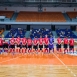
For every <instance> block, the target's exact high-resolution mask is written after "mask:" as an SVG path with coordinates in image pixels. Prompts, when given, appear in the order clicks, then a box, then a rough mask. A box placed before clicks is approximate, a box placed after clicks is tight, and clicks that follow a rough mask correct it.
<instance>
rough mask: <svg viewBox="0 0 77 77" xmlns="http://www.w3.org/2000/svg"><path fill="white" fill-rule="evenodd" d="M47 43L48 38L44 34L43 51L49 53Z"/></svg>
mask: <svg viewBox="0 0 77 77" xmlns="http://www.w3.org/2000/svg"><path fill="white" fill-rule="evenodd" d="M48 45H49V38H48V37H47V35H46V36H45V38H44V50H43V52H44V53H49V47H48Z"/></svg>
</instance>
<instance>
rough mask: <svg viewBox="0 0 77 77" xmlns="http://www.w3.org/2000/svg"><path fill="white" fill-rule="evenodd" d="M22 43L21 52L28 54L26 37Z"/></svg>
mask: <svg viewBox="0 0 77 77" xmlns="http://www.w3.org/2000/svg"><path fill="white" fill-rule="evenodd" d="M21 42H22V50H21V52H22V53H23V54H24V53H25V52H26V49H27V39H26V37H25V36H24V38H22V39H21Z"/></svg>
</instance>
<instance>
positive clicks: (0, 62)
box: [0, 55, 23, 64]
mask: <svg viewBox="0 0 77 77" xmlns="http://www.w3.org/2000/svg"><path fill="white" fill-rule="evenodd" d="M22 56H23V55H22ZM22 56H19V57H22ZM19 57H15V58H12V59H8V60H5V61H1V62H0V64H1V63H4V62H8V61H11V60H14V59H17V58H19Z"/></svg>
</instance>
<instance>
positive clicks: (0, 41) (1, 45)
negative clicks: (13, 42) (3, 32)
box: [0, 37, 3, 53]
mask: <svg viewBox="0 0 77 77" xmlns="http://www.w3.org/2000/svg"><path fill="white" fill-rule="evenodd" d="M2 48H3V40H2V38H1V37H0V53H2Z"/></svg>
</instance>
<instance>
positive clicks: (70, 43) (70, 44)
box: [69, 38, 74, 53]
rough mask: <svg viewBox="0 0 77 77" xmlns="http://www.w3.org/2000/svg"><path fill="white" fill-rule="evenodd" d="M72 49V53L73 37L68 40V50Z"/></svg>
mask: <svg viewBox="0 0 77 77" xmlns="http://www.w3.org/2000/svg"><path fill="white" fill-rule="evenodd" d="M71 50H73V53H74V39H73V38H71V39H70V40H69V51H71Z"/></svg>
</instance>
